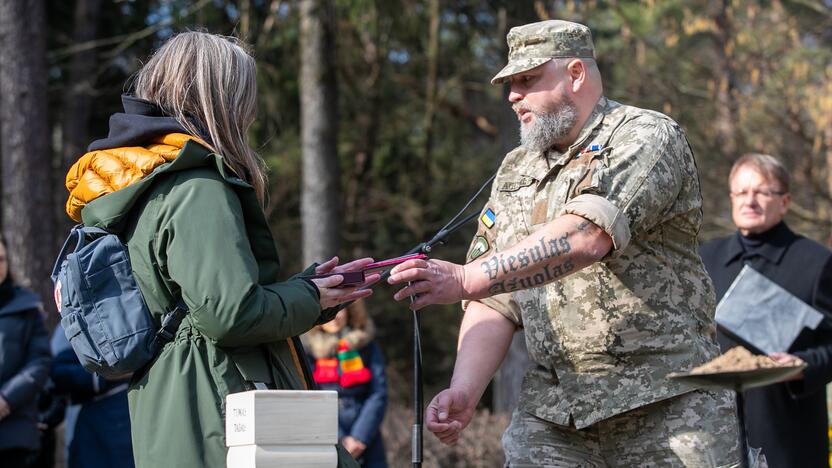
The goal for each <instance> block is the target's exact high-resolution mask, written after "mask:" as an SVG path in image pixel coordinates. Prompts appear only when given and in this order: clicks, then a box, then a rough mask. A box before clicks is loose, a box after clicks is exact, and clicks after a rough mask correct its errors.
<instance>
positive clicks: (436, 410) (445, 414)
mask: <svg viewBox="0 0 832 468" xmlns="http://www.w3.org/2000/svg"><path fill="white" fill-rule="evenodd" d="M472 400H473V398H471V397H470V396H469V395H467V394H466V393H465V392H463V391H461V390H457V389H452V388H448V389H445V390H442V391H441V392H439V393H438V394H437V395H436V396H435V397H433V400H431V402H430V404H429V405H428V409H427V412H426V413H425V426H426V427H427V429H428V430H429V431H430V432H433V435H435V436H436V437H437V438H438V439H439V440H440V441H441V442H442V443H443V444H447V445H451V444H455V443H456V441H457V440H459V433H460V432H462V430H463V429H465V428H466V427H468V424H469V423H470V422H471V418H472V417H473V416H474V410H475V409H476V407H477V402H476V401H472Z"/></svg>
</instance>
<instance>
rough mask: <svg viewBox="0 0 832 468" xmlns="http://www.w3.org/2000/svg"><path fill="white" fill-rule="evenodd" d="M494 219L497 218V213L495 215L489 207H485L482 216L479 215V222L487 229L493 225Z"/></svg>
mask: <svg viewBox="0 0 832 468" xmlns="http://www.w3.org/2000/svg"><path fill="white" fill-rule="evenodd" d="M495 219H497V215H495V214H494V212H493V211H491V208H487V209H486V210H485V213H483V214H482V216H480V222H481V223H482V224H483V226H485V227H487V228H488V229H491V228H492V227H494V220H495Z"/></svg>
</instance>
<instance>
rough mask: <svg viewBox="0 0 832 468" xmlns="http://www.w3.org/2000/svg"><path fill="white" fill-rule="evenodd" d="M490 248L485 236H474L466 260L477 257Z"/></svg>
mask: <svg viewBox="0 0 832 468" xmlns="http://www.w3.org/2000/svg"><path fill="white" fill-rule="evenodd" d="M490 248H491V245H490V244H489V243H488V239H486V238H485V236H477V237H475V238H474V242H473V243H472V244H471V252H470V253H469V254H468V261H472V260H476V259H478V258H479V257H481V256H482V255H483V254H484V253H486V252H488V250H489V249H490Z"/></svg>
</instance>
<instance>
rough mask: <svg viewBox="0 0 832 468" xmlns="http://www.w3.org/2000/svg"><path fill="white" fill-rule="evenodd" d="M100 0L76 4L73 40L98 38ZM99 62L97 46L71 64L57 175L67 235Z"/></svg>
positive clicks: (62, 228)
mask: <svg viewBox="0 0 832 468" xmlns="http://www.w3.org/2000/svg"><path fill="white" fill-rule="evenodd" d="M100 3H101V1H100V0H78V3H76V4H75V32H74V35H73V42H74V43H75V44H82V43H85V42H89V41H92V40H95V38H96V35H97V32H98V18H99V5H100ZM97 65H98V61H97V55H96V50H95V49H94V48H90V49H86V50H82V51H80V52H77V53H75V55H73V57H72V61H71V62H70V64H69V80H68V81H67V84H66V86H67V90H66V99H65V100H64V108H63V118H62V120H61V139H62V141H61V148H60V153H61V162H60V165H59V170H58V173H57V174H55V181H56V183H55V187H56V197H55V200H56V207H57V210H58V219H59V222H58V224H57V227H58V233H59V234H63V233H66V232H68V231H69V228H70V227H72V220H71V219H70V218H69V216H67V215H66V212H65V211H64V209H63V205H64V203H65V202H66V198H67V191H66V189H65V188H64V183H65V182H64V181H65V176H66V173H67V171H68V170H69V167H70V166H71V165H72V164H74V163H75V161H77V160H78V158H79V157H80V156H81V155H83V154H84V153H85V152H86V148H87V145H88V144H89V139H90V135H89V134H90V131H89V130H90V128H89V127H90V115H91V113H92V102H93V98H94V95H95V77H96V75H97V73H95V69H96V67H97Z"/></svg>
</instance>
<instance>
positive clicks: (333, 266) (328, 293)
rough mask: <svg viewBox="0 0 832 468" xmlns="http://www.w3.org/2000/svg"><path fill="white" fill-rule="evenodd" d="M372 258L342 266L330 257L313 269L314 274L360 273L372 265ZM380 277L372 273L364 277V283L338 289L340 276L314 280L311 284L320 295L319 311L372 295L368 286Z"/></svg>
mask: <svg viewBox="0 0 832 468" xmlns="http://www.w3.org/2000/svg"><path fill="white" fill-rule="evenodd" d="M373 261H374V260H373V259H372V258H360V259H358V260H353V261H351V262H349V263H345V264H343V265H338V257H332V258H331V259H330V260H328V261H327V262H324V263H322V264H320V265H318V266H317V267H316V268H315V274H317V275H324V274H327V273H346V272H350V271H361V270H363V269H364V268H365V267H366V266H367V265H369V264H371V263H373ZM379 278H381V275H379V274H378V273H373V274H371V275H367V276H365V277H364V282H363V283H361V284H358V285H353V286H343V287H338V285H339V284H341V282H342V281H344V277H343V276H341V275H333V276H329V277H327V278H316V279H313V280H312V282H313V283H315V286H317V287H318V291H319V292H320V294H321V299H320V301H321V309H329V308H330V307H335V306H337V305H339V304H343V303H345V302H350V301H354V300H356V299H361V298H363V297H367V296H369V295H370V294H372V293H373V290H372V289H369V286H371V285H373V284H374V283H376V282H377V281H378V280H379Z"/></svg>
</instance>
